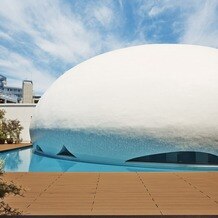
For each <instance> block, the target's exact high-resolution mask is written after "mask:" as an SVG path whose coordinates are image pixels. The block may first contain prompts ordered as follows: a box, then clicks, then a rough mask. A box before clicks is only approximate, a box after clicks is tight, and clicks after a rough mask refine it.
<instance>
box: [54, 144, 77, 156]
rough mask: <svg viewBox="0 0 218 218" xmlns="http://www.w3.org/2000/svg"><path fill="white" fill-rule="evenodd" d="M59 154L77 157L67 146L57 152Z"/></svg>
mask: <svg viewBox="0 0 218 218" xmlns="http://www.w3.org/2000/svg"><path fill="white" fill-rule="evenodd" d="M57 155H60V156H71V157H75V156H74V155H73V154H72V153H71V152H70V151H68V149H67V148H66V147H65V146H63V147H62V149H61V150H60V152H59V153H57Z"/></svg>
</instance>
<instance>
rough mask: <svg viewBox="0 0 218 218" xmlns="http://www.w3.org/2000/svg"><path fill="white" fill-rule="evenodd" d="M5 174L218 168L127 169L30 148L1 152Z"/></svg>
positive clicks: (151, 166)
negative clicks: (43, 153)
mask: <svg viewBox="0 0 218 218" xmlns="http://www.w3.org/2000/svg"><path fill="white" fill-rule="evenodd" d="M0 159H3V160H4V162H5V166H4V170H5V171H6V172H136V171H137V172H139V171H141V172H173V171H218V166H200V165H198V166H193V165H181V164H173V165H168V167H166V165H165V166H164V167H163V164H149V167H129V166H115V165H104V164H93V163H84V162H75V161H71V160H61V159H56V158H51V157H46V156H42V155H38V154H35V153H34V152H32V149H31V148H28V149H20V150H14V151H9V152H1V153H0Z"/></svg>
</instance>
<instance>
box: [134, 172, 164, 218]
mask: <svg viewBox="0 0 218 218" xmlns="http://www.w3.org/2000/svg"><path fill="white" fill-rule="evenodd" d="M136 175H137V177H138V179H139V180H140V181H141V183H142V185H143V187H144V188H145V190H146V193H148V194H149V195H150V197H151V200H152V201H153V202H154V205H155V206H156V207H157V209H158V210H159V212H160V214H161V215H163V213H162V211H161V210H160V208H159V206H158V204H157V202H156V201H155V200H154V197H153V196H152V194H151V193H150V192H149V190H148V188H147V186H146V185H145V183H144V180H143V179H142V178H141V176H140V174H139V173H138V172H136Z"/></svg>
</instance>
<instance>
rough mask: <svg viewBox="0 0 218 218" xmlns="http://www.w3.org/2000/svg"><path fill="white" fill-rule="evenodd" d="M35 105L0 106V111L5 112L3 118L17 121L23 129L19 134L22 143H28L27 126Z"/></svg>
mask: <svg viewBox="0 0 218 218" xmlns="http://www.w3.org/2000/svg"><path fill="white" fill-rule="evenodd" d="M35 106H36V105H35V104H0V109H3V110H5V111H6V114H5V118H7V119H18V120H19V121H20V122H21V125H22V126H23V127H24V129H23V130H22V132H21V138H22V139H23V142H30V134H29V126H30V121H31V118H32V114H33V111H34V109H35Z"/></svg>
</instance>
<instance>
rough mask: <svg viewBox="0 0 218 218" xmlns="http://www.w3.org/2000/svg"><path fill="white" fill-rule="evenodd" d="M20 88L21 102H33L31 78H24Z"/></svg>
mask: <svg viewBox="0 0 218 218" xmlns="http://www.w3.org/2000/svg"><path fill="white" fill-rule="evenodd" d="M22 90H23V98H22V103H33V82H32V81H31V80H24V81H23V88H22Z"/></svg>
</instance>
